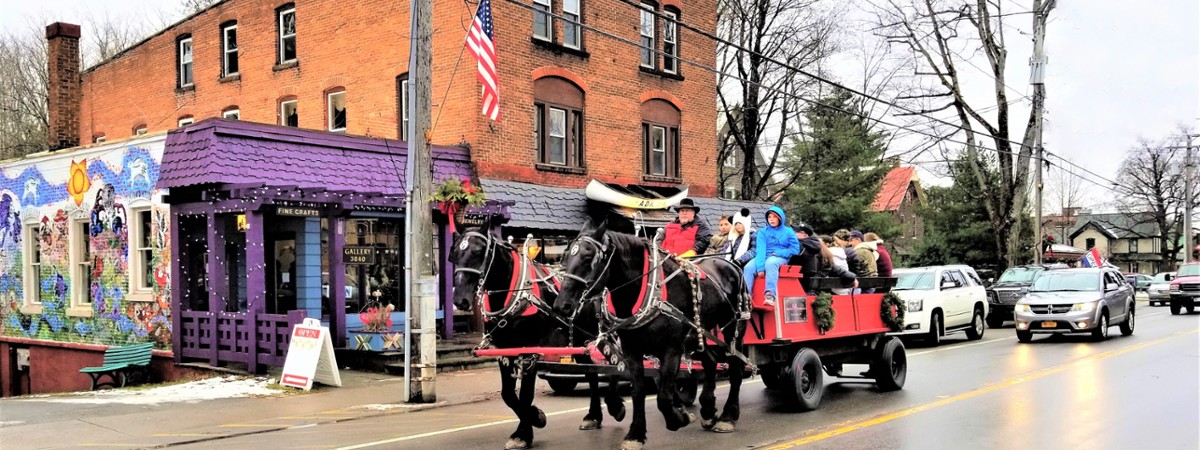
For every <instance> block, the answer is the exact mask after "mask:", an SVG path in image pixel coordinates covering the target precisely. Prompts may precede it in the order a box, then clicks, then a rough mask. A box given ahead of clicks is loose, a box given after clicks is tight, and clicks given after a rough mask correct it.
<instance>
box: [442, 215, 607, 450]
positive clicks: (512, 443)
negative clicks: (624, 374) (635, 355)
mask: <svg viewBox="0 0 1200 450" xmlns="http://www.w3.org/2000/svg"><path fill="white" fill-rule="evenodd" d="M522 259H523V260H524V261H522ZM450 262H452V263H454V265H455V267H456V269H455V271H454V306H455V308H457V309H459V310H463V311H470V310H471V308H472V307H473V306H474V304H475V303H476V302H479V303H480V305H479V307H480V308H485V309H484V311H485V312H487V313H489V315H491V317H489V319H490V320H488V322H487V323H486V324H485V336H487V339H488V341H490V344H491V345H493V346H495V347H497V348H519V347H562V346H566V345H569V344H572V342H570V341H571V338H572V337H574V340H575V341H576V343H579V342H583V341H585V340H586V339H588V338H590V337H592V336H595V335H596V334H597V328H598V327H597V324H598V322H597V320H596V317H595V314H594V313H588V312H587V311H581V313H582V314H580V315H579V316H580V317H577V318H576V319H577V320H575V326H576V330H575V332H574V336H572V334H571V331H570V330H569V328H568V324H569V323H571V320H572V317H571V316H566V317H560V316H557V315H555V314H554V312H553V310H549V309H551V308H545V309H548V310H547V311H539V312H538V313H534V314H529V315H526V312H525V310H526V307H528V306H530V304H531V303H532V302H540V303H542V305H544V306H548V307H549V306H551V305H553V304H554V301H555V299H556V297H557V295H558V294H557V292H558V291H557V289H558V286H557V285H556V284H555V283H554V281H553V280H551V279H550V277H549V276H547V275H548V274H549V271H548V270H547V269H546V268H545V267H544V266H542V265H541V264H539V263H536V262H533V261H529V260H528V258H527V257H525V256H524V255H522V254H521V251H520V250H517V249H516V248H514V247H513V246H511V245H509V244H508V243H507V242H505V241H502V240H500V239H498V238H496V237H495V235H494V234H493V233H492V230H491V227H490V226H488V227H482V228H468V229H466V230H464V232H463V233H462V234H457V233H456V235H455V239H454V249H453V250H451V253H450ZM521 266H524V267H527V268H531V271H530V277H529V278H527V279H526V280H527V283H525V284H526V287H521V286H514V285H515V284H517V283H516V280H518V279H521V277H520V275H521V274H519V273H517V272H518V271H520V267H521ZM481 280H482V283H481V282H480V281H481ZM535 284H536V285H537V288H536V289H534V286H533V285H535ZM522 295H529V296H530V297H521V296H522ZM534 296H536V297H534ZM514 301H515V302H516V303H518V304H514ZM534 307H536V306H534ZM589 311H590V310H589ZM518 376H519V378H520V380H521V390H520V393H519V394H518V393H517V390H516V383H517V378H518ZM500 381H501V386H502V387H501V391H500V394H501V397H502V398H503V399H504V404H506V405H508V407H509V408H511V409H512V410H513V413H515V414H516V415H517V418H518V419H520V423H519V424H518V425H517V430H516V431H514V432H513V433H512V435H511V436H509V440H508V442H507V443H505V447H504V448H505V449H521V448H528V447H529V446H530V445H532V444H533V428H534V427H537V428H542V427H544V426H546V415H545V413H543V412H542V410H541V409H539V408H538V407H536V406H533V395H534V392H535V389H534V387H535V386H536V383H537V366H536V365H532V364H531V365H528V366H526V367H521V365H520V363H519V362H517V361H516V360H514V358H501V360H500ZM587 382H588V386H589V387H590V388H591V407H590V408H589V410H588V413H587V415H586V416H584V418H583V423H582V424H581V425H580V426H579V429H581V430H595V429H599V428H600V425H601V422H602V421H603V418H604V414H603V413H602V412H601V409H600V389H598V387H599V386H598V384H599V379H598V377H597V376H596V375H595V374H588V375H587ZM616 389H617V385H616V383H615V382H613V383H609V389H607V390H606V392H607V395H606V396H605V403H606V404H607V405H608V412H609V414H610V415H611V416H612V417H613V418H614V419H616V420H617V421H618V422H620V421H621V420H622V419H624V418H625V404H624V401H623V400H622V399H621V397H620V396H619V395H618V394H617V391H616Z"/></svg>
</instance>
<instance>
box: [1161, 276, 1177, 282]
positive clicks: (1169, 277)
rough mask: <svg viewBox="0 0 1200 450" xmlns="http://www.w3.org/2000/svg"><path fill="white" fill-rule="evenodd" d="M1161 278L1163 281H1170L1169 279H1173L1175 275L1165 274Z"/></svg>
mask: <svg viewBox="0 0 1200 450" xmlns="http://www.w3.org/2000/svg"><path fill="white" fill-rule="evenodd" d="M1163 278H1164V279H1165V281H1171V280H1174V279H1175V277H1174V276H1172V275H1166V276H1165V277H1163Z"/></svg>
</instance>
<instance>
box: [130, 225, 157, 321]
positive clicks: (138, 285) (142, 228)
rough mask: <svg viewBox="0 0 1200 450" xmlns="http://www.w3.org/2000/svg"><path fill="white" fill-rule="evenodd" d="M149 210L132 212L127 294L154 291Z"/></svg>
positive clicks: (144, 294) (152, 235)
mask: <svg viewBox="0 0 1200 450" xmlns="http://www.w3.org/2000/svg"><path fill="white" fill-rule="evenodd" d="M151 214H152V212H151V211H150V208H139V209H134V210H132V214H131V216H132V217H133V224H132V226H131V227H129V268H130V271H129V272H130V274H129V292H131V293H133V294H142V297H143V299H144V300H149V298H145V296H147V295H150V294H151V293H152V292H153V289H154V246H153V245H152V244H153V241H152V240H151V239H152V238H153V237H154V234H153V232H152V231H151V224H152V223H153V221H152V217H153V216H152V215H151Z"/></svg>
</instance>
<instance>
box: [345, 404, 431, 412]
mask: <svg viewBox="0 0 1200 450" xmlns="http://www.w3.org/2000/svg"><path fill="white" fill-rule="evenodd" d="M445 403H446V402H437V403H424V404H407V403H368V404H365V405H357V406H353V407H351V408H347V409H365V410H367V411H391V410H393V409H425V408H432V407H435V406H442V405H444V404H445Z"/></svg>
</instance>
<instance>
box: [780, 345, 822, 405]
mask: <svg viewBox="0 0 1200 450" xmlns="http://www.w3.org/2000/svg"><path fill="white" fill-rule="evenodd" d="M789 372H791V375H792V376H791V378H792V382H793V388H794V390H793V393H794V396H793V397H794V398H795V399H796V402H797V403H798V404H799V406H800V410H801V411H812V410H814V409H817V407H818V406H820V404H821V396H822V395H824V393H825V371H824V369H823V368H822V367H821V357H819V356H817V352H816V351H814V350H813V349H811V348H802V349H800V351H799V352H797V353H796V357H795V358H793V359H792V366H791V367H790V370H789Z"/></svg>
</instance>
